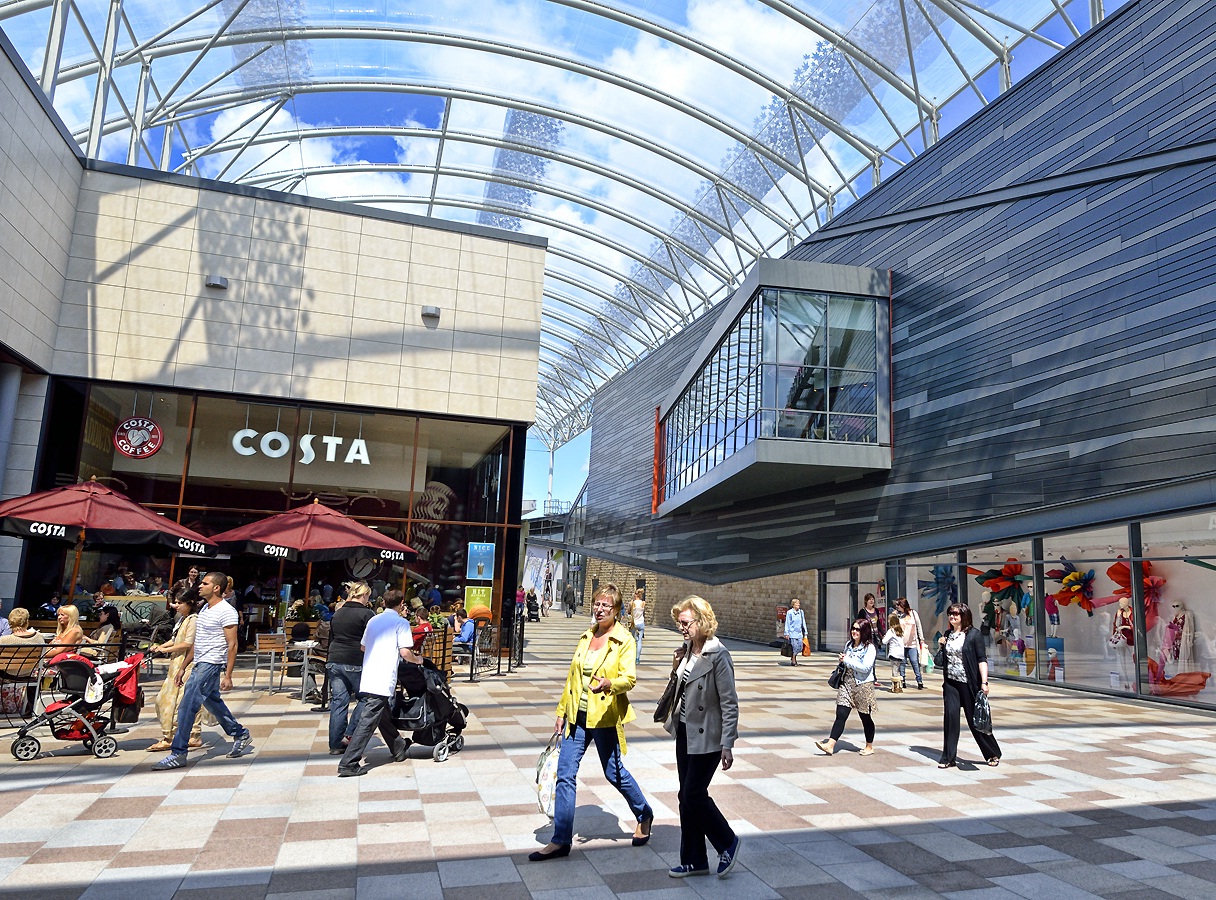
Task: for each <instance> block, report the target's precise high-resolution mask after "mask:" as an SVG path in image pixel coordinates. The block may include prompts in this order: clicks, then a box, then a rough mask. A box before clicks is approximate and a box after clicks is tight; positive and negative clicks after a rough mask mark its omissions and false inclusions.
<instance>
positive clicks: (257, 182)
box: [241, 163, 764, 280]
mask: <svg viewBox="0 0 1216 900" xmlns="http://www.w3.org/2000/svg"><path fill="white" fill-rule="evenodd" d="M436 171H438V172H439V174H440V175H448V176H451V177H453V178H466V179H468V180H470V181H478V182H485V181H490V182H494V183H495V184H506V185H510V186H512V187H522V188H526V189H527V190H530V191H536V192H537V193H539V194H547V195H549V196H551V197H556V198H557V199H559V200H568V201H570V202H572V203H577V204H579V205H581V206H585V207H587V208H588V209H593V210H595V211H596V212H599V213H603V214H604V215H606V216H611V217H612V218H614V219H619V220H620V221H622V222H624V223H625V224H626V225H631V226H633V227H634V228H637V229H638V230H639V231H642V232H645V233H646V234H648V235H650V236H651V237H652V238H654V239H655V240H658V241H669V242H672V243H675V244H677V245H678V246H679V248H680V252H681V253H684V254H686V255H687V256H688V257H689V258H690V259H694V260H696V261H697V263H698V264H699V265H700V266H701V267H702V268H704V269H705V270H706V271H708V272H711V273H713V274H714V275H717V276H718V277H720V278H722V279H723V280H726V279H728V278H729V277H730V273H729V272H725V271H722V270H720V269H719V268H718V267H717V265H716V264H715V263H714V262H712V261H711V260H710V259H709V258H708V257H706V256H705V255H704V254H703V253H701V252H700V251H698V250H696V249H694V248H692V247H689V246H688V245H687V244H685V243H684V242H683V241H680V240H678V239H676V238H674V237H672V236H670V235H668V234H665V233H664V232H663V230H662V229H660V228H657V227H655V226H654V225H651V224H650V223H649V222H646V221H643V220H642V219H639V218H638V217H637V216H634V215H631V214H629V213H626V212H624V211H622V210H620V209H617V208H616V207H613V206H611V205H609V204H607V203H603V202H601V201H599V200H596V199H595V198H593V197H589V196H586V195H584V194H581V193H578V192H575V191H568V190H563V189H561V188H558V187H556V186H554V185H550V184H546V183H542V182H535V181H525V180H523V179H519V178H508V177H507V176H505V175H499V174H496V173H494V172H481V171H478V170H476V169H462V168H458V167H456V166H439V167H436V166H430V165H411V164H408V163H361V164H355V165H327V166H301V167H298V168H294V169H291V170H290V173H291V174H293V175H300V176H302V177H304V178H308V177H310V176H314V175H337V174H347V173H350V172H361V173H386V174H389V173H394V172H401V173H405V174H409V175H429V174H433V173H434V172H436ZM286 174H287V173H285V172H267V173H265V174H259V175H258V176H257V177H256V178H251V179H249V180H247V181H243V182H241V183H242V184H249V185H253V186H254V187H258V186H264V185H266V184H268V183H271V182H276V181H278V180H280V179H282V178H283V177H284V176H285V175H286ZM428 202H429V198H428ZM732 237H733V240H734V243H735V244H736V245H737V246H738V245H742V246H743V247H744V248H745V249H746V250H747V252H748V253H749V254H751V255H752V256H753V257H757V256H760V255H761V254H762V253H763V252H764V251H763V249H760V248H754V247H751V246H749V245H747V244H744V243H743V242H742V241H741V240H739V239H738V236H737V235H734V236H732Z"/></svg>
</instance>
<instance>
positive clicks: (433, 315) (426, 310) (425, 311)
mask: <svg viewBox="0 0 1216 900" xmlns="http://www.w3.org/2000/svg"><path fill="white" fill-rule="evenodd" d="M422 318H424V319H433V320H434V321H436V322H438V321H439V307H438V306H424V307H422Z"/></svg>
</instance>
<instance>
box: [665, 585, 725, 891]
mask: <svg viewBox="0 0 1216 900" xmlns="http://www.w3.org/2000/svg"><path fill="white" fill-rule="evenodd" d="M671 617H672V619H674V620H675V623H676V627H677V628H679V629H680V633H681V634H682V635H683V636H684V643H683V645H681V646H680V648H679V649H677V650H676V651H675V653H674V654H673V660H672V668H673V670H674V671H675V672H676V674H677V676H678V677H679V688H678V690H677V692H676V699H675V703H674V705H673V710H672V714H671V716H670V718H668V720H667V723H666V725H665V726H664V727H665V728H666V729H667V731H668V733H669V734H671V735H673V736H674V737H675V739H676V769H677V771H678V772H679V775H680V864H679V865H678V866H676V867H675V868H673V869H672V870H671V871H669V872H668V873H667V874H669V875H670V876H671V877H672V878H686V877H687V876H689V875H708V874H709V857H708V854H707V853H706V850H705V841H706V839H708V840H709V842H710V843H711V844H713V847H714V850H715V851H716V852H717V853H718V868H717V873H718V877H719V878H724V877H725V876H726V875H727V874H728V873H729V872H730V870H731V869H732V868H734V865H735V860H736V859H737V858H738V855H739V837H738V835H736V834H735V832H734V829H732V828H731V827H730V824H729V823H728V822H727V821H726V817H725V816H723V815H722V813H721V812H720V811H719V810H718V807H717V805H716V804H715V803H714V801H713V800H712V799H710V796H709V783H710V781H712V780H713V777H714V772H715V771H717V768H718V763H721V764H722V770H723V771H726V770H727V769H729V768H730V767H731V764H732V763H733V762H734V755H733V753H732V748H733V747H734V746H735V739H736V738H737V737H738V735H739V697H738V694H736V693H735V668H734V664H733V663H732V662H731V658H730V653H729V652H727V649H726V647H724V646H723V645H722V642H721V641H719V640H718V639H717V638H716V637H714V634H715V633H716V632H717V630H718V619H717V617H715V616H714V611H713V608H712V607H711V606H710V605H709V603H707V602H706V601H705V600H703V599H702V598H701V597H696V596H693V597H687V598H685V599H684V600H682V601H680V602H679V603H677V604H676V605H675V606H673V607H672V608H671Z"/></svg>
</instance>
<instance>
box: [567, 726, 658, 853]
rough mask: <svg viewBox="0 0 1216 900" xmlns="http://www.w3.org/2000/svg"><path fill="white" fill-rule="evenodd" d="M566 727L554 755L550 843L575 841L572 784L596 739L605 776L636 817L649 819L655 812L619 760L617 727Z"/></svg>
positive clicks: (573, 785) (619, 749)
mask: <svg viewBox="0 0 1216 900" xmlns="http://www.w3.org/2000/svg"><path fill="white" fill-rule="evenodd" d="M580 718H581V717H580ZM566 728H567V732H566V735H565V736H564V737H563V738H562V742H561V745H560V746H561V750H560V753H559V755H558V757H557V793H556V794H555V795H554V798H553V839H552V842H553V843H554V844H572V843H574V791H575V784H576V782H577V781H578V767H579V764H580V763H581V762H582V761H583V754H584V753H586V752H587V747H588V745H590V743H591V742H592V741H595V749H596V750H597V751H598V752H599V755H600V765H602V766H603V767H604V775H605V777H606V778H607V779H608V781H609V783H610V784H611V785H612V786H613V787H614V788H616V789H617V790H618V791H620V792H621V796H622V797H624V798H625V800H626V801H627V802H628V803H629V809H630V810H632V811H633V814H634V816H635V817H636V818H637V820H638V821H639V822H641V821H642V820H643V819H649V818H651V817H652V816H653V815H654V813H653V812H652V811H651V809H650V804H649V803H647V802H646V798H645V797H643V796H642V789H641V788H640V787H638V783H637V782H636V781H634V780H633V776H632V775H630V774H629V770H628V769H626V768H625V766H624V764H623V763H622V762H621V745H620V744H619V743H617V739H616V728H615V727H613V728H584V727H583V726H582V725H579V724H577V723H576V724H574V725H573V726H571V725H570V724H569V723H567V725H566Z"/></svg>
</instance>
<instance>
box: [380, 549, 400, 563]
mask: <svg viewBox="0 0 1216 900" xmlns="http://www.w3.org/2000/svg"><path fill="white" fill-rule="evenodd" d="M380 558H381V559H382V560H384V561H385V562H405V554H404V553H402V552H401V551H400V550H381V551H380Z"/></svg>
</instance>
